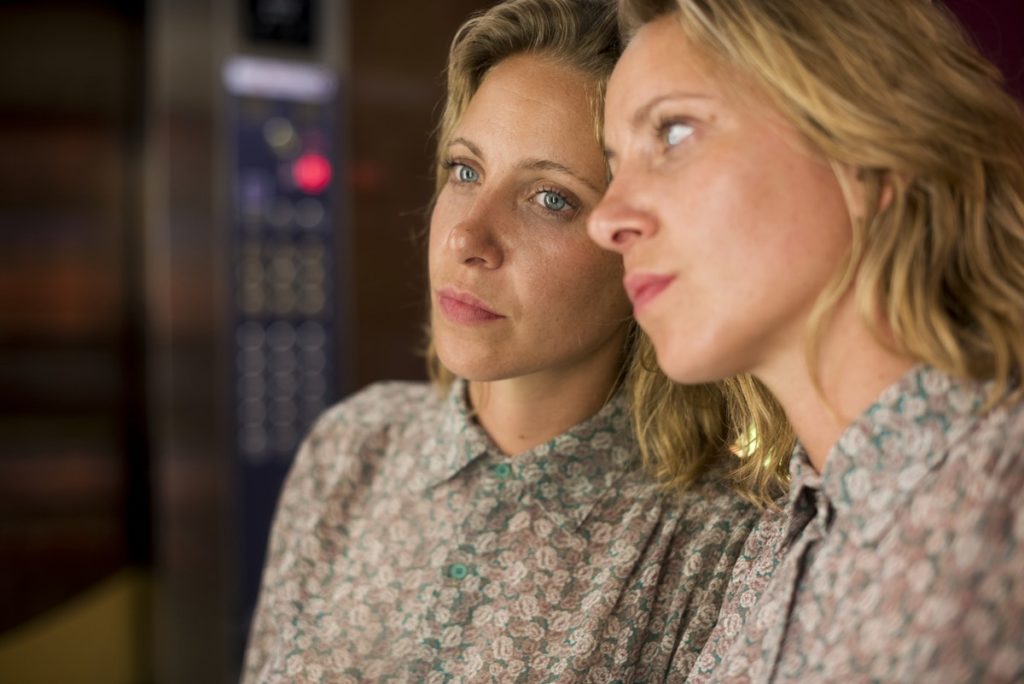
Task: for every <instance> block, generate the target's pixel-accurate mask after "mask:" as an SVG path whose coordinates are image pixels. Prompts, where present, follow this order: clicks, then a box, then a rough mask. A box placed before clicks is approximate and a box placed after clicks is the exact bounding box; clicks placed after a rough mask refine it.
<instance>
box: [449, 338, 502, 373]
mask: <svg viewBox="0 0 1024 684" xmlns="http://www.w3.org/2000/svg"><path fill="white" fill-rule="evenodd" d="M436 351H437V358H438V359H440V360H441V363H442V364H443V365H444V367H445V368H447V369H448V370H450V371H451V372H452V373H454V374H455V375H457V376H459V377H460V378H465V379H466V380H470V381H473V382H492V381H494V380H503V379H504V378H505V377H507V376H506V374H504V373H502V366H501V364H500V363H497V362H496V360H495V359H494V358H493V357H492V356H489V355H482V356H481V355H476V354H469V353H466V350H464V349H463V350H460V353H455V354H451V353H448V352H447V350H446V349H444V347H443V345H441V344H440V343H438V344H437V346H436Z"/></svg>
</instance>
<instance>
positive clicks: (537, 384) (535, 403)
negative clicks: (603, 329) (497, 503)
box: [469, 344, 622, 455]
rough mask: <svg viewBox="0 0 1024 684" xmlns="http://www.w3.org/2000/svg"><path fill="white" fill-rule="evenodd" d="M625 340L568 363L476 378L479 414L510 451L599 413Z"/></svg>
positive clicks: (473, 398)
mask: <svg viewBox="0 0 1024 684" xmlns="http://www.w3.org/2000/svg"><path fill="white" fill-rule="evenodd" d="M621 349H622V345H621V344H613V345H609V346H608V347H607V348H606V349H605V350H602V351H601V352H600V353H599V354H598V355H596V356H595V357H591V358H588V359H586V360H584V361H582V362H580V363H577V364H573V365H570V366H566V367H559V368H554V369H545V370H543V371H540V372H537V373H532V374H530V375H524V376H518V377H514V378H507V379H503V380H494V381H470V383H469V398H470V402H471V403H472V404H473V408H474V410H475V411H476V416H477V419H478V420H479V421H480V425H481V426H482V427H483V428H484V430H485V431H486V432H487V434H488V435H489V436H490V438H491V440H492V441H494V443H495V444H496V445H497V446H498V448H499V449H501V450H502V451H503V452H505V453H506V454H512V455H515V454H521V453H523V452H525V451H529V450H530V449H532V448H533V447H535V446H537V445H539V444H543V443H544V442H547V441H548V440H550V439H552V438H554V437H557V436H558V435H560V434H562V433H564V432H566V431H567V430H568V429H569V428H571V427H572V426H574V425H576V424H578V423H581V422H582V421H584V420H586V419H587V418H589V417H591V416H593V415H594V414H595V413H597V412H598V411H599V410H600V409H601V407H602V406H603V405H604V404H605V402H606V401H607V399H608V397H609V395H610V393H611V392H612V389H613V387H614V385H615V382H616V380H617V378H618V375H619V368H620V365H621Z"/></svg>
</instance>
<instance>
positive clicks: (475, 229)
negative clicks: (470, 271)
mask: <svg viewBox="0 0 1024 684" xmlns="http://www.w3.org/2000/svg"><path fill="white" fill-rule="evenodd" d="M446 242H447V246H448V250H449V252H450V253H451V255H452V256H453V257H454V258H455V259H456V260H457V261H459V262H460V263H462V264H465V265H466V266H477V267H481V268H487V269H494V268H498V267H500V266H501V263H502V261H503V259H504V256H503V252H502V248H501V245H500V244H499V242H498V240H497V239H496V236H495V235H494V231H493V227H492V226H491V225H490V223H489V222H488V219H487V216H486V215H480V214H479V213H478V212H473V213H471V214H470V215H469V216H467V217H465V218H464V219H463V220H462V221H459V222H458V223H456V224H455V225H454V226H452V228H451V230H450V231H449V232H448V238H447V241H446Z"/></svg>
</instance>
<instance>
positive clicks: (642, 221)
mask: <svg viewBox="0 0 1024 684" xmlns="http://www.w3.org/2000/svg"><path fill="white" fill-rule="evenodd" d="M617 181H618V182H617ZM655 230H656V223H655V221H654V217H653V216H651V215H650V213H648V212H647V211H644V210H643V209H641V208H639V207H637V206H636V203H635V201H633V200H632V199H631V198H630V193H629V192H628V191H627V190H626V188H625V185H624V184H623V183H622V182H621V181H620V180H619V176H616V177H615V178H613V179H612V182H611V184H610V185H609V186H608V189H607V190H606V191H605V194H604V197H602V198H601V201H600V202H599V203H598V205H597V206H596V207H594V210H593V211H592V212H590V217H589V218H588V219H587V232H588V233H589V234H590V238H591V239H592V240H593V241H594V242H596V243H597V244H598V245H600V246H601V247H603V248H605V249H607V250H610V251H613V252H618V253H620V254H625V253H626V252H628V251H629V249H630V247H632V246H633V245H634V244H636V242H637V241H638V240H640V239H642V238H645V237H651V236H652V235H654V233H655Z"/></svg>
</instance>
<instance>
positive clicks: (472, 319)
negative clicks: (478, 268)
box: [437, 287, 505, 324]
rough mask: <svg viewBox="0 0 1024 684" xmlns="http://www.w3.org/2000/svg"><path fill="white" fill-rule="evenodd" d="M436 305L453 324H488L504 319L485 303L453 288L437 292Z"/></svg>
mask: <svg viewBox="0 0 1024 684" xmlns="http://www.w3.org/2000/svg"><path fill="white" fill-rule="evenodd" d="M437 304H438V306H439V307H440V309H441V311H442V312H443V313H444V315H445V317H446V318H447V319H448V320H450V321H452V322H454V323H463V324H474V323H489V322H491V321H498V320H501V319H502V318H505V317H504V316H502V315H501V314H500V313H498V312H496V311H494V310H493V309H492V308H491V307H490V306H489V305H488V304H487V303H486V302H483V301H481V300H479V299H477V298H476V297H474V296H473V295H471V294H469V293H468V292H461V291H459V290H456V289H455V288H453V287H446V288H444V289H441V290H438V291H437Z"/></svg>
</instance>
